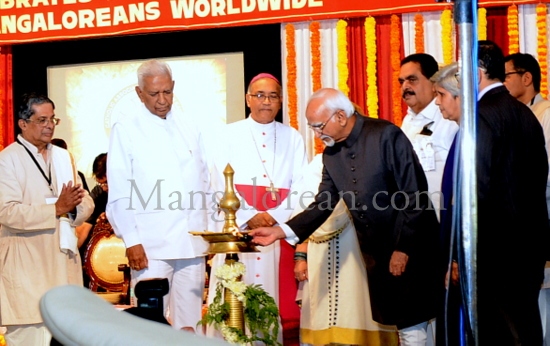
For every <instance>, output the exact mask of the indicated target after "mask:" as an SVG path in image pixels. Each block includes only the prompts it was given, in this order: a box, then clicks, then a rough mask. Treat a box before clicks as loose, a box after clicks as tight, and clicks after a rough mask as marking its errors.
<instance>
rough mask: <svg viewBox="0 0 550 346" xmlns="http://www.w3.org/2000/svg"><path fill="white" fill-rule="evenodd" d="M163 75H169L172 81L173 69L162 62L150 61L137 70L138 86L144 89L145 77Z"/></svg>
mask: <svg viewBox="0 0 550 346" xmlns="http://www.w3.org/2000/svg"><path fill="white" fill-rule="evenodd" d="M162 75H168V76H170V79H172V69H171V68H170V65H168V64H167V63H166V62H164V61H160V60H148V61H146V62H144V63H143V64H141V65H140V66H139V68H138V70H137V76H138V85H139V87H140V88H142V89H143V87H144V81H143V80H144V78H145V77H152V76H162Z"/></svg>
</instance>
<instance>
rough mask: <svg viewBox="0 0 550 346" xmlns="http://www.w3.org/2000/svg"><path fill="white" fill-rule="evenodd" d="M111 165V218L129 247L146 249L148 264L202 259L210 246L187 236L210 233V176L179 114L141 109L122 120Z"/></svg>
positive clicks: (113, 143)
mask: <svg viewBox="0 0 550 346" xmlns="http://www.w3.org/2000/svg"><path fill="white" fill-rule="evenodd" d="M107 160H108V162H107V167H108V170H107V177H108V180H109V201H108V203H107V208H106V212H107V218H108V219H109V222H110V223H111V225H112V226H113V229H114V231H115V233H116V235H117V236H119V237H121V238H122V239H123V240H124V243H125V244H126V247H131V246H134V245H136V244H142V245H143V247H144V249H145V253H146V254H147V257H148V258H150V259H160V260H163V259H184V258H194V257H199V256H204V254H205V251H206V249H207V244H206V242H204V241H203V240H202V238H200V237H195V236H192V235H190V234H189V233H188V232H189V231H203V230H205V229H206V227H207V211H210V210H212V203H211V202H212V198H211V195H210V194H209V190H208V186H209V179H208V176H209V175H208V170H207V167H206V164H205V162H206V161H205V160H204V158H203V152H202V146H201V144H200V139H199V136H198V134H197V132H196V131H194V127H193V126H192V125H191V124H186V123H184V119H183V117H182V115H181V114H175V113H174V112H170V113H168V115H167V116H166V119H161V118H160V117H158V116H156V115H154V114H151V113H150V112H149V111H148V110H147V109H146V108H145V107H144V106H142V107H141V111H138V112H136V113H135V114H129V115H127V116H125V117H123V118H122V119H120V120H118V121H117V122H116V123H115V124H114V125H113V127H112V129H111V139H110V146H109V156H108V157H107ZM191 196H193V197H191Z"/></svg>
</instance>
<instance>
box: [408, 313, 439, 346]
mask: <svg viewBox="0 0 550 346" xmlns="http://www.w3.org/2000/svg"><path fill="white" fill-rule="evenodd" d="M428 326H430V328H428ZM428 331H429V332H428ZM434 344H435V319H434V320H431V321H426V322H422V323H419V324H417V325H414V326H411V327H407V328H403V329H399V345H400V346H430V345H434Z"/></svg>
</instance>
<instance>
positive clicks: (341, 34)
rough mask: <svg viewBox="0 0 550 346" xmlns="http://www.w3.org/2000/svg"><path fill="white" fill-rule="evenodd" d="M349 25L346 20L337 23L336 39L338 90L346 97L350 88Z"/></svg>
mask: <svg viewBox="0 0 550 346" xmlns="http://www.w3.org/2000/svg"><path fill="white" fill-rule="evenodd" d="M347 26H348V23H347V22H346V21H345V20H342V19H340V20H338V22H337V23H336V37H337V47H338V63H337V65H338V89H340V91H341V92H343V93H344V95H346V96H348V95H349V87H348V76H349V69H348V38H347V32H346V28H347Z"/></svg>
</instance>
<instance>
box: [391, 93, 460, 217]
mask: <svg viewBox="0 0 550 346" xmlns="http://www.w3.org/2000/svg"><path fill="white" fill-rule="evenodd" d="M430 122H433V124H432V125H430V126H429V130H430V131H432V135H431V136H429V137H430V138H431V143H432V147H433V151H434V155H435V157H434V159H435V167H433V169H432V168H429V167H426V165H425V164H424V163H423V162H422V161H421V163H422V166H423V168H424V173H425V174H426V179H427V180H428V191H429V193H430V195H431V196H432V198H431V200H432V203H433V206H434V209H435V212H436V215H437V218H438V219H439V208H440V205H441V195H440V191H441V180H442V179H443V169H444V168H445V161H447V155H448V154H449V150H450V149H451V145H452V143H453V139H454V137H455V134H456V132H457V131H458V124H457V123H456V122H454V121H451V120H447V119H444V118H443V116H442V115H441V112H440V111H439V107H438V106H437V105H436V104H435V99H434V100H432V102H430V104H429V105H427V106H426V108H424V109H423V110H422V111H420V113H418V114H415V113H414V112H413V111H412V109H410V108H409V109H408V110H407V115H406V116H405V118H404V119H403V124H402V125H401V130H403V132H404V133H405V135H406V136H407V137H408V138H409V140H410V141H411V143H413V146H414V149H415V152H416V155H417V156H418V157H419V158H420V157H421V156H422V153H420V152H419V150H421V147H422V145H421V144H420V141H421V136H419V134H420V132H421V131H422V128H423V127H424V126H426V125H427V124H429V123H430Z"/></svg>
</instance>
